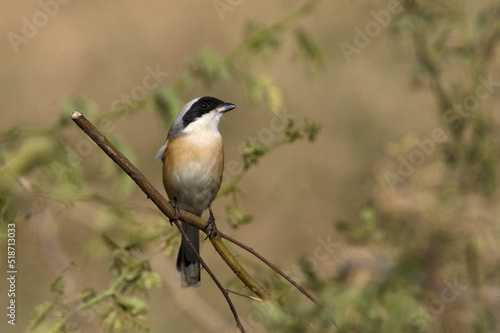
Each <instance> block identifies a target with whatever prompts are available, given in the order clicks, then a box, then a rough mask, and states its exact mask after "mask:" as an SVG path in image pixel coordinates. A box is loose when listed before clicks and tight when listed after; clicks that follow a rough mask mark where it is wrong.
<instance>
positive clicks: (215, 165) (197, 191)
mask: <svg viewBox="0 0 500 333" xmlns="http://www.w3.org/2000/svg"><path fill="white" fill-rule="evenodd" d="M235 107H236V105H234V104H231V103H225V102H223V101H221V100H219V99H217V98H214V97H207V96H205V97H199V98H195V99H193V100H191V101H190V102H188V103H187V104H186V105H184V106H183V107H182V109H181V110H180V111H179V114H178V115H177V118H176V119H175V120H174V122H173V124H172V127H171V128H170V130H169V131H168V135H167V140H166V142H165V144H164V145H163V146H162V148H161V149H160V151H159V152H158V154H157V157H158V158H159V159H161V160H162V161H163V185H164V187H165V190H166V192H167V195H168V198H169V199H170V201H171V202H173V204H174V205H176V206H177V207H178V208H180V209H183V210H186V211H188V212H190V213H192V214H195V215H197V216H201V214H202V213H203V211H204V210H205V209H207V208H208V210H209V212H210V217H209V218H208V221H207V225H206V227H209V228H210V229H209V233H208V235H210V233H212V232H213V233H214V234H216V233H217V228H216V226H215V219H214V215H213V213H212V208H211V203H212V201H213V200H214V198H215V196H216V195H217V192H218V191H219V188H220V185H221V182H222V172H223V169H224V149H223V146H222V136H221V134H220V133H219V129H218V126H219V122H220V120H221V119H222V117H223V116H224V113H226V112H227V111H230V110H232V109H234V108H235ZM182 228H183V229H184V231H185V232H186V234H187V235H188V237H189V240H190V241H191V242H192V243H193V245H194V247H195V248H196V250H197V251H198V253H199V248H200V233H199V230H198V229H197V228H196V227H194V226H191V225H189V224H186V223H182ZM177 272H179V273H180V278H181V285H182V287H184V288H186V287H198V286H199V285H200V263H199V260H198V257H197V256H196V254H195V253H194V251H193V249H192V248H191V247H190V246H189V244H188V243H187V242H186V241H185V240H184V238H183V239H182V243H181V247H180V249H179V255H178V257H177Z"/></svg>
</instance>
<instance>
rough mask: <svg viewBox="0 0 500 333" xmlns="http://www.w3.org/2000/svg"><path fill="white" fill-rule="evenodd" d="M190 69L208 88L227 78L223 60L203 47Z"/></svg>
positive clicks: (210, 49)
mask: <svg viewBox="0 0 500 333" xmlns="http://www.w3.org/2000/svg"><path fill="white" fill-rule="evenodd" d="M190 69H191V71H192V72H193V73H194V74H195V75H196V76H197V77H199V78H201V79H202V80H203V81H204V82H205V84H206V85H207V86H208V87H211V86H212V85H213V84H214V83H215V82H217V81H219V80H221V79H223V78H226V77H227V76H228V71H227V68H226V64H225V62H224V59H223V58H222V57H221V56H220V55H219V54H218V53H217V52H216V51H215V50H214V49H212V48H209V47H205V48H203V49H202V50H201V51H200V53H199V54H198V56H197V58H196V59H195V60H194V61H193V62H192V63H191V66H190Z"/></svg>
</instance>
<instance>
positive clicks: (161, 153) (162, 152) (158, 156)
mask: <svg viewBox="0 0 500 333" xmlns="http://www.w3.org/2000/svg"><path fill="white" fill-rule="evenodd" d="M167 145H168V140H167V141H165V144H164V145H163V146H161V148H160V150H158V152H157V153H156V159H157V160H161V161H163V159H164V158H165V150H167Z"/></svg>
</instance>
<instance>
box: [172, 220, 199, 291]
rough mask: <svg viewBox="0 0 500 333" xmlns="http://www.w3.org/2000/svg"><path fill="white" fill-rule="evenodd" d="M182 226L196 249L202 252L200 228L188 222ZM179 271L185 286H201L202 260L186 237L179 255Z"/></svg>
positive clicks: (182, 283)
mask: <svg viewBox="0 0 500 333" xmlns="http://www.w3.org/2000/svg"><path fill="white" fill-rule="evenodd" d="M182 228H183V229H184V231H185V232H186V234H187V236H188V238H189V240H190V241H191V243H193V245H194V248H195V249H196V251H198V253H200V231H199V230H198V228H196V227H193V226H192V225H189V224H187V223H182ZM177 272H179V273H180V278H181V286H182V287H183V288H187V287H199V286H200V261H199V260H198V257H197V256H196V253H194V251H193V249H192V248H191V246H189V244H188V243H187V241H186V240H185V239H184V237H183V238H182V241H181V247H180V249H179V255H178V256H177Z"/></svg>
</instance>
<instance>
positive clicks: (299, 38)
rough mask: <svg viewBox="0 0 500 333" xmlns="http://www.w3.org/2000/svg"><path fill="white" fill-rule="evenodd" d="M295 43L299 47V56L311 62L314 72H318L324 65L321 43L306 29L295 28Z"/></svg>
mask: <svg viewBox="0 0 500 333" xmlns="http://www.w3.org/2000/svg"><path fill="white" fill-rule="evenodd" d="M294 35H295V45H296V47H297V56H298V58H299V59H303V60H305V61H307V62H308V63H309V64H310V68H311V70H312V71H313V73H316V72H318V71H319V70H320V69H322V68H323V67H324V62H323V56H322V54H321V51H320V49H319V45H318V44H317V43H316V41H315V40H314V39H313V37H312V36H311V35H310V34H309V33H308V32H307V31H306V30H304V29H302V28H297V29H295V34H294Z"/></svg>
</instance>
